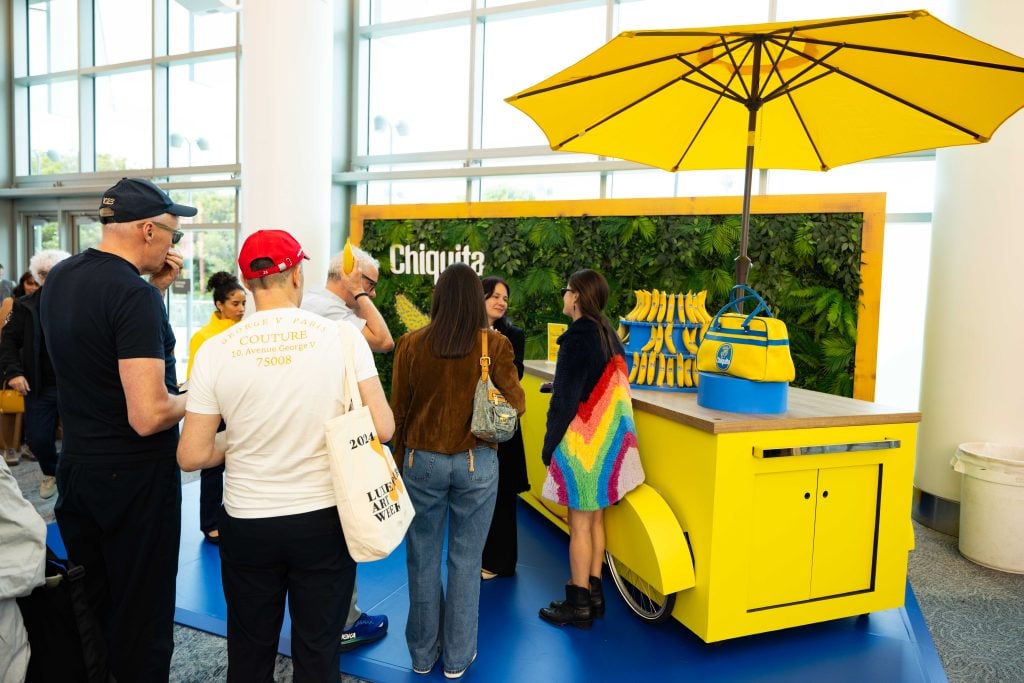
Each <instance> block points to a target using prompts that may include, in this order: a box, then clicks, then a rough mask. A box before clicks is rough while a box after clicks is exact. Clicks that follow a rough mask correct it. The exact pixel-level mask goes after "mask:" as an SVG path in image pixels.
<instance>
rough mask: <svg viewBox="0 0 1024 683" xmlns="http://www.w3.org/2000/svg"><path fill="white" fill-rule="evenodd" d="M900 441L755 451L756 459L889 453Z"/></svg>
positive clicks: (759, 449)
mask: <svg viewBox="0 0 1024 683" xmlns="http://www.w3.org/2000/svg"><path fill="white" fill-rule="evenodd" d="M900 445H901V444H900V440H899V439H888V440H885V441H861V442H857V443H835V444H824V445H821V446H792V447H789V448H759V447H757V446H755V447H754V449H753V455H754V457H755V458H789V457H793V456H798V455H830V454H833V453H859V452H861V451H887V450H891V449H895V448H899V447H900Z"/></svg>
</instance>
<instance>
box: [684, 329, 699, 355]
mask: <svg viewBox="0 0 1024 683" xmlns="http://www.w3.org/2000/svg"><path fill="white" fill-rule="evenodd" d="M696 337H697V328H696V327H687V328H685V329H684V330H683V347H684V348H686V351H687V353H691V354H693V355H697V339H696Z"/></svg>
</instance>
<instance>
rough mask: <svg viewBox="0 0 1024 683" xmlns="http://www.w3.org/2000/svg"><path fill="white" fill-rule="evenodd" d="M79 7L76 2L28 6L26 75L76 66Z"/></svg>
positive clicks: (57, 0) (55, 0)
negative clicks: (27, 73)
mask: <svg viewBox="0 0 1024 683" xmlns="http://www.w3.org/2000/svg"><path fill="white" fill-rule="evenodd" d="M77 20H78V6H77V3H76V2H75V0H41V1H40V0H37V1H36V2H29V3H28V72H29V74H30V75H32V76H35V75H37V74H47V73H54V72H55V71H67V70H69V69H74V68H76V67H77V66H78V21H77Z"/></svg>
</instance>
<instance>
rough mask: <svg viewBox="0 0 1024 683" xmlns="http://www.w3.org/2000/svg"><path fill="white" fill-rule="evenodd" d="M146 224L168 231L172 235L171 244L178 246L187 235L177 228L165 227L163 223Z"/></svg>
mask: <svg viewBox="0 0 1024 683" xmlns="http://www.w3.org/2000/svg"><path fill="white" fill-rule="evenodd" d="M146 222H147V223H152V224H153V225H155V226H156V227H158V228H160V229H161V230H166V231H167V232H169V233H171V244H177V243H178V242H180V241H181V238H182V237H184V236H185V233H184V232H183V231H181V230H177V229H175V228H172V227H171V226H169V225H164V224H163V223H157V222H156V221H146Z"/></svg>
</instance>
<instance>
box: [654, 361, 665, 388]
mask: <svg viewBox="0 0 1024 683" xmlns="http://www.w3.org/2000/svg"><path fill="white" fill-rule="evenodd" d="M656 384H657V385H658V386H659V387H660V386H663V385H664V384H665V354H663V353H661V354H658V380H657V382H656Z"/></svg>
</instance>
